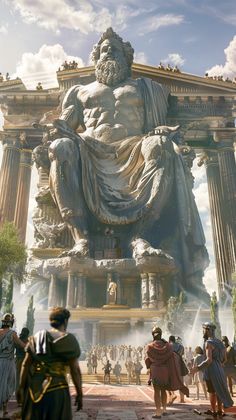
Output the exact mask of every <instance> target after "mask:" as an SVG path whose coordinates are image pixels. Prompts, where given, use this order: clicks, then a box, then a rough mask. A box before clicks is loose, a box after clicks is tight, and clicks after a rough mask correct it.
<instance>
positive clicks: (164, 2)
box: [0, 0, 236, 290]
mask: <svg viewBox="0 0 236 420" xmlns="http://www.w3.org/2000/svg"><path fill="white" fill-rule="evenodd" d="M109 26H112V27H113V29H115V30H116V31H117V32H118V33H119V35H120V36H122V37H123V39H124V40H125V41H130V42H131V44H132V46H133V48H134V49H135V61H136V62H142V63H146V64H150V65H157V64H159V62H160V61H162V62H164V63H166V64H167V63H168V62H169V63H170V64H172V65H174V64H177V65H178V66H179V67H180V68H181V70H182V71H183V72H187V73H193V74H197V75H199V76H204V74H205V72H206V71H209V72H210V74H223V75H224V77H230V78H234V77H235V76H236V30H235V28H236V1H235V0H145V1H144V0H119V1H117V0H91V1H87V0H1V1H0V57H1V62H0V72H2V74H3V75H5V74H6V72H9V73H10V75H11V76H12V77H14V76H16V75H17V76H19V77H21V78H22V79H23V81H24V82H25V84H26V86H27V87H28V88H34V87H35V86H36V84H37V83H38V81H41V82H42V84H43V86H44V87H54V86H56V85H57V81H56V74H55V71H56V70H57V68H58V67H59V66H60V64H62V62H63V61H64V60H65V59H68V60H70V59H76V60H77V61H78V63H79V65H81V66H83V65H88V64H89V63H90V62H89V54H90V52H91V49H92V46H93V44H94V43H96V42H97V40H98V39H99V36H100V34H101V32H103V31H104V30H105V29H106V28H107V27H109ZM194 176H195V181H196V182H195V189H194V193H195V196H196V201H197V204H198V207H199V211H200V215H201V218H202V221H203V226H204V230H205V234H206V237H207V245H208V250H209V253H210V257H211V265H210V267H209V269H208V270H207V273H206V278H205V280H206V284H207V286H208V288H209V290H214V289H215V288H216V281H215V268H214V265H215V263H214V257H213V243H212V236H211V225H210V217H209V201H208V193H207V184H206V177H205V170H204V168H203V167H202V168H200V169H199V168H197V165H196V162H195V165H194ZM36 182H37V175H36V171H35V170H34V172H33V177H32V191H31V199H30V213H31V210H32V207H33V205H34V200H33V191H35V188H36V187H35V186H36ZM31 238H32V223H31V219H30V217H29V224H28V241H29V242H31Z"/></svg>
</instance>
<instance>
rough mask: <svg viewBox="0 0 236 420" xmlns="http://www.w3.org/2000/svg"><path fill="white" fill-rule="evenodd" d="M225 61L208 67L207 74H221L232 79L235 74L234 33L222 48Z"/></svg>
mask: <svg viewBox="0 0 236 420" xmlns="http://www.w3.org/2000/svg"><path fill="white" fill-rule="evenodd" d="M224 53H225V63H224V64H216V65H215V66H213V67H211V68H210V69H208V70H206V71H207V73H208V74H209V76H221V75H222V76H223V77H224V78H226V77H229V78H230V79H234V77H235V76H236V35H235V36H234V37H233V39H232V41H230V43H229V45H228V47H226V48H225V50H224Z"/></svg>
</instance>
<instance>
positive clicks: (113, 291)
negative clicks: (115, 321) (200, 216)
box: [107, 275, 117, 305]
mask: <svg viewBox="0 0 236 420" xmlns="http://www.w3.org/2000/svg"><path fill="white" fill-rule="evenodd" d="M107 291H108V305H116V303H117V284H116V282H115V281H113V280H112V277H111V275H110V276H109V284H108V288H107Z"/></svg>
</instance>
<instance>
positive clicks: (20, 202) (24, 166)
mask: <svg viewBox="0 0 236 420" xmlns="http://www.w3.org/2000/svg"><path fill="white" fill-rule="evenodd" d="M31 164H32V151H31V150H30V149H23V150H22V151H21V154H20V168H19V180H18V191H17V198H16V209H15V217H14V223H15V226H16V228H17V229H18V232H19V236H20V239H21V240H22V242H25V235H26V228H27V219H28V208H29V194H30V181H31Z"/></svg>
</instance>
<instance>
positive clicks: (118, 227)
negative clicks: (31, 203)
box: [49, 28, 208, 293]
mask: <svg viewBox="0 0 236 420" xmlns="http://www.w3.org/2000/svg"><path fill="white" fill-rule="evenodd" d="M133 53H134V51H133V48H132V46H131V45H130V43H129V42H124V41H123V40H122V38H120V36H119V35H117V34H116V33H115V32H114V31H113V29H112V28H109V29H107V30H106V32H105V33H103V35H102V36H101V38H100V40H99V42H98V43H97V44H96V45H95V46H94V48H93V51H92V54H91V57H92V59H93V61H94V63H95V76H96V80H95V81H94V82H92V83H89V84H88V85H75V86H73V87H71V88H70V89H69V90H68V92H67V93H66V95H65V98H64V100H63V104H62V112H61V115H60V117H59V118H58V119H55V120H54V123H53V126H54V129H52V130H51V132H50V136H51V140H50V144H49V159H50V172H49V185H50V191H51V194H52V197H53V199H54V201H55V203H56V206H57V207H58V209H59V211H60V214H61V217H62V219H63V221H64V222H65V223H66V224H67V226H68V227H69V228H70V231H71V234H72V236H73V239H74V242H75V244H74V247H73V248H72V249H71V250H69V251H68V253H67V254H68V255H71V256H73V255H77V256H85V255H89V241H90V236H91V235H92V234H93V233H94V232H93V227H94V226H96V229H97V230H98V227H97V226H100V227H101V226H103V228H99V229H100V231H104V229H105V228H106V227H107V226H112V227H113V230H114V232H115V235H116V236H117V237H120V238H123V245H122V247H123V249H125V252H124V254H125V255H124V257H130V256H131V255H132V244H131V243H132V240H133V238H136V242H135V243H136V244H137V241H139V246H138V247H136V249H141V250H142V249H143V248H145V250H146V251H148V250H151V253H152V255H154V254H155V252H154V250H155V249H156V250H161V249H163V246H162V243H164V242H168V238H171V241H170V242H171V246H170V249H165V251H167V252H168V253H169V254H170V255H173V256H174V258H175V259H176V261H177V264H179V267H180V270H181V273H182V274H181V275H180V277H179V281H183V284H184V286H183V287H186V285H188V283H189V287H190V288H197V287H200V289H201V293H202V290H203V289H204V286H203V284H202V276H203V272H204V269H205V267H206V266H207V265H208V255H207V252H206V249H205V238H204V233H203V230H202V226H201V222H200V218H199V215H198V211H197V208H196V204H195V200H194V196H193V193H192V189H191V186H190V183H189V168H188V167H187V165H186V164H185V162H184V160H183V158H182V156H181V153H180V150H179V149H178V146H177V144H175V141H174V140H175V135H176V133H177V131H178V126H177V127H168V126H167V125H166V116H167V109H168V96H169V91H168V89H167V87H166V86H164V85H161V84H159V83H157V82H155V81H152V80H151V79H148V78H139V79H136V80H135V79H132V78H131V65H132V62H133ZM77 130H79V131H80V133H79V134H78V133H77ZM142 243H143V246H142ZM158 252H159V251H157V254H158ZM182 279H183V280H182Z"/></svg>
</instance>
